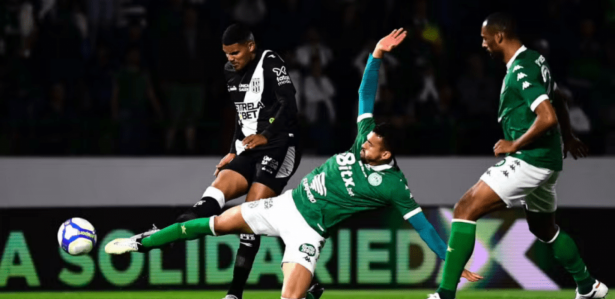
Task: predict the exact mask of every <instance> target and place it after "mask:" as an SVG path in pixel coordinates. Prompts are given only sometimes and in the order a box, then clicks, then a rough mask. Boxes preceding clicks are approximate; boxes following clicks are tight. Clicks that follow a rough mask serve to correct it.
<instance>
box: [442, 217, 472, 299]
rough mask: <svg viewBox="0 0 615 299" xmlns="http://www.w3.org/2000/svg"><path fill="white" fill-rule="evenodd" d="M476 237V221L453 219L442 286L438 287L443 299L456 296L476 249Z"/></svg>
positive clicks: (451, 298)
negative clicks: (461, 278) (465, 269)
mask: <svg viewBox="0 0 615 299" xmlns="http://www.w3.org/2000/svg"><path fill="white" fill-rule="evenodd" d="M475 239H476V222H474V221H468V220H461V219H453V225H452V228H451V238H450V239H449V242H448V250H447V252H446V260H445V262H444V275H443V276H442V283H440V288H438V293H439V294H440V297H441V298H442V299H453V298H455V293H456V291H457V284H458V283H459V278H460V277H461V273H462V272H463V269H464V267H465V266H466V263H467V262H468V260H470V257H471V256H472V252H473V251H474V241H475Z"/></svg>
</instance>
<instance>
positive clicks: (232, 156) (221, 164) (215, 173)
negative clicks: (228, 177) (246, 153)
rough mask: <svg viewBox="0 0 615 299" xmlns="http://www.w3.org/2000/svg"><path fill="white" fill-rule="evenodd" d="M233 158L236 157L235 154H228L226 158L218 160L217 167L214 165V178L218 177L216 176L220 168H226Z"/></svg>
mask: <svg viewBox="0 0 615 299" xmlns="http://www.w3.org/2000/svg"><path fill="white" fill-rule="evenodd" d="M235 156H237V155H236V154H233V153H228V154H227V155H226V156H224V158H222V160H220V163H218V165H216V172H214V176H216V177H217V176H218V174H219V173H220V168H222V167H224V166H226V165H227V164H229V163H231V161H233V159H235Z"/></svg>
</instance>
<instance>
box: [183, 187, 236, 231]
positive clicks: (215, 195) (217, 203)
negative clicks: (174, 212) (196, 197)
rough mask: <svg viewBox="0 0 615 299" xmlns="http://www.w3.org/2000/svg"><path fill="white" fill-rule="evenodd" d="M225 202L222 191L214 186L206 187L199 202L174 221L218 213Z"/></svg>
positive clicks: (184, 220)
mask: <svg viewBox="0 0 615 299" xmlns="http://www.w3.org/2000/svg"><path fill="white" fill-rule="evenodd" d="M225 203H226V197H225V196H224V193H223V192H222V191H221V190H220V189H218V188H216V187H208V188H207V189H206V190H205V192H204V193H203V197H202V198H201V200H200V201H199V202H197V203H196V204H194V206H192V208H190V209H188V210H187V211H186V212H184V213H183V214H181V215H180V216H179V217H177V220H176V222H186V221H189V220H193V219H196V218H204V217H212V216H216V215H220V213H221V212H222V208H223V207H224V204H225Z"/></svg>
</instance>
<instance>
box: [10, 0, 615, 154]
mask: <svg viewBox="0 0 615 299" xmlns="http://www.w3.org/2000/svg"><path fill="white" fill-rule="evenodd" d="M612 2H613V1H581V0H548V1H528V0H519V1H493V0H464V1H455V0H403V1H402V0H398V1H395V0H354V1H353V0H191V1H190V0H4V1H2V3H0V155H30V156H32V155H34V156H40V155H56V156H75V155H76V156H98V155H129V156H132V155H140V156H147V155H222V154H224V153H225V152H226V151H228V147H229V144H230V142H231V136H232V133H233V130H234V124H233V120H234V114H235V111H234V106H233V105H232V103H230V102H229V99H228V96H227V90H226V84H225V81H224V76H223V72H222V70H223V65H224V63H225V62H226V57H225V56H224V54H223V52H222V50H221V39H220V37H221V34H222V32H223V30H224V29H225V28H226V27H227V26H228V25H230V24H232V23H234V22H240V23H244V24H247V25H249V26H250V27H251V28H252V29H253V31H254V34H255V36H256V39H257V44H258V47H260V48H264V49H272V50H274V51H276V52H278V53H280V54H281V55H282V56H283V57H284V58H285V61H286V64H287V68H288V70H289V73H290V76H291V78H292V80H293V82H294V84H295V87H296V89H297V103H298V107H299V110H300V117H301V123H302V126H301V127H302V132H301V136H302V138H301V139H302V143H303V147H304V151H305V152H306V153H309V154H318V155H327V154H332V153H335V152H339V151H342V150H345V149H347V147H348V146H349V145H350V144H351V143H352V141H353V137H354V133H355V132H356V125H355V118H356V111H357V89H358V86H359V84H360V80H361V76H362V73H363V69H364V68H365V63H366V59H367V57H368V55H369V53H370V52H371V51H372V49H373V48H374V46H375V44H376V42H377V41H378V38H380V37H381V36H383V35H384V34H386V33H388V32H390V31H391V30H392V29H393V28H398V27H404V28H406V29H407V30H408V32H409V37H408V38H407V40H406V41H405V42H404V43H403V44H402V45H401V46H400V47H399V48H398V49H396V50H395V51H394V53H393V54H392V55H387V56H386V57H385V58H384V61H383V67H382V68H381V71H380V82H379V93H378V96H377V101H376V107H375V116H376V118H377V120H379V121H387V122H390V123H391V124H393V125H394V126H395V128H396V130H397V134H398V138H396V141H397V142H399V145H400V147H399V148H400V149H401V152H400V154H403V155H489V154H491V153H492V147H493V144H494V143H495V142H496V141H497V140H498V139H499V138H501V129H500V127H499V124H498V123H497V107H498V104H499V91H500V87H501V80H502V78H503V77H504V74H505V72H506V69H505V66H504V64H503V62H501V61H493V60H491V59H490V57H489V55H488V54H487V53H486V51H484V50H483V49H482V48H481V42H482V40H481V37H480V27H481V25H482V21H483V20H484V18H485V17H486V16H487V15H488V14H489V13H491V12H494V11H508V12H510V13H512V14H513V15H515V16H517V17H518V22H519V27H520V30H519V31H520V35H521V37H522V39H523V41H524V43H525V44H526V46H528V47H529V48H532V49H535V50H538V51H540V52H541V53H542V54H543V55H544V56H545V57H546V58H547V60H548V62H549V63H550V65H551V70H552V73H553V77H554V78H555V80H556V82H557V84H558V86H559V87H560V88H562V89H563V90H564V91H565V92H566V93H567V94H568V95H569V96H570V98H571V99H572V101H571V102H570V103H569V106H570V114H571V119H572V126H573V128H574V130H575V131H576V132H577V134H578V135H579V136H580V137H581V138H582V139H583V140H584V141H586V142H587V143H588V144H589V146H590V148H591V152H592V153H593V154H595V155H604V154H615V93H613V92H612V88H613V87H614V86H615V38H613V37H614V36H615V35H614V33H615V26H614V25H615V11H614V10H613V9H614V8H613V7H612V6H611V4H612Z"/></svg>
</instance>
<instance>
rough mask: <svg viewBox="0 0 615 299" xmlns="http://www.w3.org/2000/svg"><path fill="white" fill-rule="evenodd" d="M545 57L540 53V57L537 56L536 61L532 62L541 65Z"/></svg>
mask: <svg viewBox="0 0 615 299" xmlns="http://www.w3.org/2000/svg"><path fill="white" fill-rule="evenodd" d="M545 61H546V59H545V58H544V57H543V56H542V55H540V57H538V59H536V61H534V63H536V65H538V66H541V65H542V64H543V63H545Z"/></svg>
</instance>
